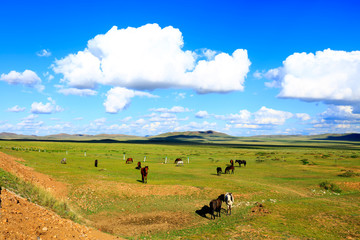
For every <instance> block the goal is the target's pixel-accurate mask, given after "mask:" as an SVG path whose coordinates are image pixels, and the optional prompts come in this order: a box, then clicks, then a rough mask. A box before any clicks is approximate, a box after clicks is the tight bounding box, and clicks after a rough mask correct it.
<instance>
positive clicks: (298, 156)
mask: <svg viewBox="0 0 360 240" xmlns="http://www.w3.org/2000/svg"><path fill="white" fill-rule="evenodd" d="M359 149H360V144H359V143H358V142H348V141H316V140H308V139H262V138H257V139H255V138H254V139H251V138H244V139H240V140H239V139H237V140H236V141H235V140H234V141H227V142H221V143H216V144H214V143H205V144H199V143H196V142H187V143H186V142H183V143H172V144H170V143H157V144H155V143H126V142H114V143H87V142H46V141H0V151H1V152H4V153H6V154H9V155H12V156H15V157H19V158H23V159H24V160H25V162H21V163H22V164H24V165H26V166H29V167H32V168H34V169H35V170H36V171H38V172H41V173H44V174H47V175H49V176H51V177H52V178H54V179H56V180H57V181H60V182H63V183H66V184H67V186H68V190H69V192H68V196H67V198H66V199H65V200H64V199H63V200H62V201H66V204H67V207H68V208H70V209H71V211H72V214H75V215H76V217H73V216H72V217H71V218H73V219H76V221H79V222H82V223H84V224H87V225H89V226H93V227H96V228H98V229H101V230H102V231H105V232H108V233H110V234H113V235H116V236H120V237H124V238H129V239H134V238H136V239H139V238H140V239H142V238H144V239H145V238H146V239H148V238H151V239H177V238H184V239H266V238H268V239H359V238H360V152H359ZM124 156H125V158H129V157H131V158H133V159H134V163H133V164H125V161H124ZM145 156H146V161H145V162H144V158H145ZM62 158H66V159H67V164H60V161H61V159H62ZM176 158H182V159H183V161H184V165H183V166H176V165H175V164H174V160H175V159H176ZM95 159H98V161H99V164H98V167H97V168H96V167H94V160H95ZM166 159H167V163H165V160H166ZM230 159H233V160H236V159H242V160H246V161H247V165H246V167H243V166H242V167H238V164H235V173H234V174H222V175H220V176H217V175H216V168H217V167H221V168H222V169H223V171H224V170H225V167H226V166H227V165H228V164H229V162H230ZM137 162H141V164H142V166H145V165H146V166H149V175H148V183H147V184H143V183H142V182H141V181H140V180H141V175H140V171H139V170H137V169H135V167H136V164H137ZM1 177H2V181H1V184H2V185H5V186H4V187H10V188H12V189H14V188H15V187H14V186H13V185H14V183H13V182H14V181H5V180H6V179H8V178H11V176H10V175H9V174H4V173H3V172H2V173H1ZM9 182H11V184H9ZM9 185H11V186H9ZM17 192H18V193H19V194H22V191H21V188H19V190H18V191H17ZM225 192H232V193H233V194H234V196H235V203H234V206H233V210H232V214H231V215H226V213H225V208H226V205H223V209H224V210H223V211H222V214H221V217H220V218H216V219H215V220H210V215H209V214H205V215H202V214H201V209H202V208H203V207H204V206H205V205H208V204H209V202H210V200H212V199H215V198H217V196H218V195H220V194H221V193H225ZM259 204H262V207H259ZM256 206H257V207H256ZM55 210H56V209H55ZM164 223H167V224H166V225H164ZM122 226H125V227H123V228H122ZM124 228H125V229H126V230H124Z"/></svg>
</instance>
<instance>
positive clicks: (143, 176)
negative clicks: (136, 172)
mask: <svg viewBox="0 0 360 240" xmlns="http://www.w3.org/2000/svg"><path fill="white" fill-rule="evenodd" d="M140 172H141V179H142V182H143V183H147V175H148V172H149V167H148V166H145V167H144V168H141V170H140Z"/></svg>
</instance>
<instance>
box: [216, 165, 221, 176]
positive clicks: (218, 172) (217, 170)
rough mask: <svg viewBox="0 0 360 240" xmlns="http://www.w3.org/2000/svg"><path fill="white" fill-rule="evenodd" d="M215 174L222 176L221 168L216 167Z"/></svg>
mask: <svg viewBox="0 0 360 240" xmlns="http://www.w3.org/2000/svg"><path fill="white" fill-rule="evenodd" d="M216 172H217V175H218V176H220V175H221V174H222V169H221V167H217V168H216Z"/></svg>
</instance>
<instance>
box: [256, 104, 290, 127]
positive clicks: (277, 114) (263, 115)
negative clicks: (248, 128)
mask: <svg viewBox="0 0 360 240" xmlns="http://www.w3.org/2000/svg"><path fill="white" fill-rule="evenodd" d="M291 117H293V114H292V113H290V112H285V111H280V110H275V109H271V108H267V107H261V108H260V109H259V110H258V111H257V112H255V113H254V118H255V123H257V124H273V125H282V124H284V123H285V121H286V120H287V119H289V118H291Z"/></svg>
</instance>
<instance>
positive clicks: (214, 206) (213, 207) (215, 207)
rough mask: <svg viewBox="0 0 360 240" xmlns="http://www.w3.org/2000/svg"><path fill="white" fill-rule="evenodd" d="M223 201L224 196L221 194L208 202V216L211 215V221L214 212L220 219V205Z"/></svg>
mask: <svg viewBox="0 0 360 240" xmlns="http://www.w3.org/2000/svg"><path fill="white" fill-rule="evenodd" d="M223 201H224V194H221V195H220V196H219V197H218V198H217V199H213V200H211V201H210V203H209V206H210V215H211V219H213V217H214V219H215V212H218V214H217V216H218V217H221V214H220V212H221V204H222V202H223Z"/></svg>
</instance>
